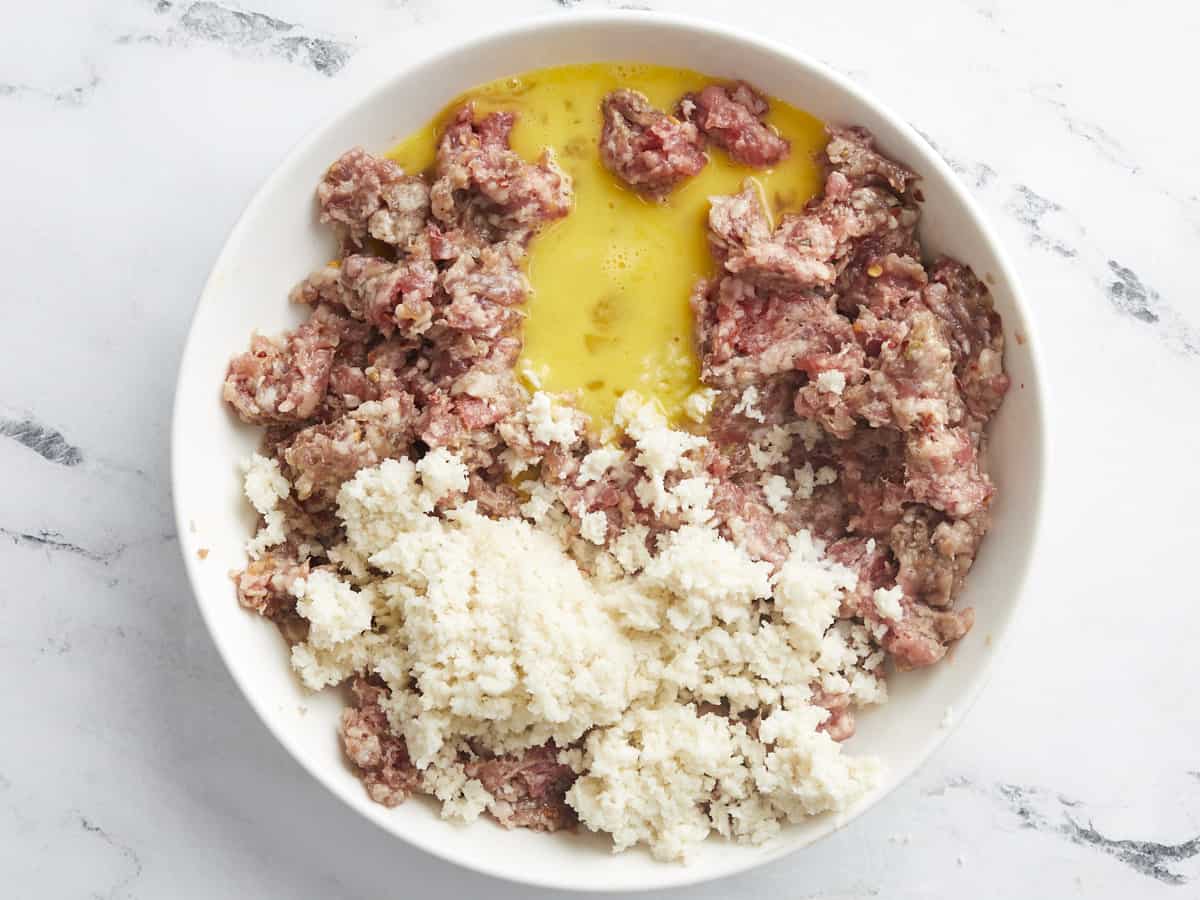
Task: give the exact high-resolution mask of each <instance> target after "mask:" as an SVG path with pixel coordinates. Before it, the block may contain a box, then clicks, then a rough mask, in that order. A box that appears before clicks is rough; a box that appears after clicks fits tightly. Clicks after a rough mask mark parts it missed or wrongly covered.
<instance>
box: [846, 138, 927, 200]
mask: <svg viewBox="0 0 1200 900" xmlns="http://www.w3.org/2000/svg"><path fill="white" fill-rule="evenodd" d="M826 130H827V131H828V132H829V143H828V144H826V145H825V156H826V158H827V159H828V160H829V165H830V166H831V167H832V168H833V169H834V171H837V172H840V173H841V174H842V175H844V176H846V178H847V179H849V181H850V183H851V184H852V185H854V186H855V187H861V186H863V185H868V184H870V185H886V186H887V187H890V188H891V189H892V190H893V191H895V192H896V193H897V194H904V193H905V192H906V191H907V190H908V188H909V186H910V185H911V184H912V183H913V182H914V181H916V180H917V178H918V176H917V175H916V174H915V173H913V172H911V171H909V170H908V169H906V168H904V166H902V165H900V164H899V163H897V162H893V161H892V160H890V159H888V158H887V157H885V156H882V155H881V154H880V153H879V152H878V151H877V150H876V149H875V139H874V137H872V136H871V133H870V132H869V131H867V130H866V129H865V128H858V127H853V128H838V127H835V126H832V125H831V126H828V127H827V128H826Z"/></svg>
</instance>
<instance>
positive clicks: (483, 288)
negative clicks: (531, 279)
mask: <svg viewBox="0 0 1200 900" xmlns="http://www.w3.org/2000/svg"><path fill="white" fill-rule="evenodd" d="M524 256H525V251H524V250H523V249H522V248H521V246H520V245H519V244H516V243H514V242H512V241H506V242H503V243H500V244H496V245H494V246H491V247H484V248H482V249H481V250H479V251H478V252H477V253H464V254H463V255H461V256H459V257H458V259H457V260H456V261H455V262H454V264H453V265H452V266H450V268H448V269H446V270H445V271H444V272H442V274H441V283H442V290H443V291H444V292H445V294H446V296H447V298H449V303H448V304H447V305H446V306H445V307H444V308H443V309H442V310H441V313H440V315H441V319H442V321H443V322H444V323H445V324H446V325H448V326H449V327H450V328H453V329H456V330H458V331H465V332H469V333H471V334H475V335H478V336H480V337H485V338H495V337H498V336H499V335H500V334H502V333H506V332H510V331H512V330H513V329H514V328H516V326H517V325H518V324H519V322H520V320H521V313H520V312H519V311H517V310H516V309H514V307H516V306H519V305H520V304H522V303H524V302H525V296H526V294H527V293H528V291H529V283H528V281H527V280H526V278H525V275H524V273H522V272H521V268H520V265H521V261H522V259H523V258H524Z"/></svg>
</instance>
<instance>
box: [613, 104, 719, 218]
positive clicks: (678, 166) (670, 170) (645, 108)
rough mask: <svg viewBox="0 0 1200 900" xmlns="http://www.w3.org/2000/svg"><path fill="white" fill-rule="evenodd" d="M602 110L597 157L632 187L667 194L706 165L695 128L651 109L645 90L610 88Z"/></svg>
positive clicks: (700, 141) (646, 191) (688, 123)
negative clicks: (642, 91)
mask: <svg viewBox="0 0 1200 900" xmlns="http://www.w3.org/2000/svg"><path fill="white" fill-rule="evenodd" d="M600 111H601V115H602V116H603V117H604V127H603V129H602V130H601V132H600V159H601V160H602V161H603V162H604V165H605V167H606V168H607V169H608V170H609V171H610V172H612V173H613V174H614V175H616V176H617V177H618V178H620V179H621V180H622V181H623V182H625V184H627V185H629V186H630V187H631V188H633V189H634V190H637V191H641V192H643V193H645V194H648V195H650V196H653V197H665V196H666V195H667V194H669V193H670V192H671V191H672V190H673V189H674V188H675V186H676V185H678V184H679V183H680V182H681V181H683V180H684V179H685V178H691V177H692V176H693V175H696V174H697V173H699V172H700V170H701V169H703V168H704V167H705V165H707V164H708V157H707V156H706V155H705V153H704V145H703V141H702V140H701V138H700V132H699V131H698V130H697V128H696V126H695V125H694V124H692V123H691V122H685V121H680V120H679V119H676V118H674V117H673V116H669V115H667V114H666V113H665V112H663V111H662V110H659V109H655V108H654V107H653V106H651V105H650V101H649V100H648V99H647V98H646V96H645V94H641V93H639V92H638V91H631V90H625V89H620V90H616V91H613V92H612V93H610V94H609V95H608V96H606V97H605V98H604V100H603V101H602V102H601V104H600Z"/></svg>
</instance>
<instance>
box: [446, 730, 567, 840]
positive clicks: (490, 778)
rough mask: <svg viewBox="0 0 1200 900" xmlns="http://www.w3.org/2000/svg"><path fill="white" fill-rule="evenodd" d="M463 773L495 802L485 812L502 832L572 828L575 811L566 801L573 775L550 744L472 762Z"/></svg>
mask: <svg viewBox="0 0 1200 900" xmlns="http://www.w3.org/2000/svg"><path fill="white" fill-rule="evenodd" d="M464 770H465V771H466V774H467V775H468V776H469V777H471V778H477V779H478V780H479V781H480V783H482V784H483V786H484V788H485V789H486V790H487V791H488V793H490V794H491V795H492V796H493V797H494V798H495V802H493V803H492V804H491V805H490V806H489V807H488V811H489V812H490V813H491V814H492V815H493V816H495V817H496V820H497V821H498V822H500V824H501V825H503V826H504V827H505V828H529V829H532V830H533V831H558V830H560V829H563V828H574V827H575V824H576V822H577V819H576V816H575V811H574V810H573V809H571V807H569V806H567V802H566V799H565V798H566V793H567V790H568V789H569V788H570V787H571V785H572V784H573V783H574V782H575V773H574V772H573V771H572V770H571V767H570V766H565V765H563V764H562V763H560V762H559V761H558V750H557V748H556V747H555V746H554V745H553V744H547V745H546V746H544V747H533V748H531V749H529V750H526V751H525V752H523V753H521V754H517V755H509V756H497V757H492V758H489V759H480V760H474V761H472V762H468V763H467V764H466V765H465V766H464Z"/></svg>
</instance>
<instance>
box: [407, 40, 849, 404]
mask: <svg viewBox="0 0 1200 900" xmlns="http://www.w3.org/2000/svg"><path fill="white" fill-rule="evenodd" d="M714 80H715V79H712V78H709V77H706V76H704V75H701V74H699V73H698V72H692V71H689V70H686V69H672V68H666V67H662V66H651V65H641V64H617V63H597V64H588V65H572V66H560V67H556V68H552V69H542V70H539V71H535V72H529V73H526V74H523V75H519V76H515V77H511V78H504V79H500V80H498V81H494V82H491V83H489V84H485V85H482V86H480V87H478V88H475V89H473V90H471V91H468V92H467V93H466V94H464V95H463V96H461V97H459V98H457V99H456V100H455V101H454V102H453V103H452V104H450V106H449V107H447V113H448V112H450V111H452V110H454V109H457V108H458V107H459V106H461V105H462V104H463V103H464V102H467V101H473V102H474V103H475V107H476V111H477V112H478V113H479V114H484V113H488V112H492V111H494V110H509V111H512V112H515V113H516V114H517V122H516V126H515V127H514V128H513V132H512V147H513V149H514V150H515V151H516V152H517V153H519V154H520V155H521V156H523V157H524V158H526V159H528V160H536V159H537V158H538V157H539V156H540V155H541V153H542V151H543V150H544V149H546V148H549V149H550V150H551V152H552V153H553V154H554V157H555V159H556V160H557V162H558V164H559V165H560V166H561V167H562V168H563V169H564V170H565V171H566V172H567V173H568V174H569V175H570V176H571V178H572V180H573V182H574V188H575V201H574V207H573V209H572V211H571V214H570V215H569V216H567V217H566V218H565V219H562V220H560V221H558V222H556V223H554V224H553V225H551V226H549V227H548V228H546V229H545V230H544V231H543V232H542V233H541V234H540V235H538V236H537V237H536V238H534V239H533V241H532V242H531V244H530V248H529V260H528V276H529V281H530V284H531V286H532V291H531V294H530V297H529V300H528V301H527V303H526V307H525V312H526V316H527V317H526V319H525V323H524V350H523V351H522V354H521V359H520V362H519V363H518V371H519V372H520V373H521V374H522V377H523V378H525V379H526V381H527V383H528V386H529V387H540V388H541V389H543V390H547V391H551V392H554V393H559V394H565V395H570V396H572V397H573V398H574V401H575V403H576V405H577V406H578V407H579V408H580V409H581V410H582V411H583V412H585V413H587V414H588V415H589V416H591V417H592V422H593V425H594V426H595V427H603V426H605V425H607V424H608V422H609V421H610V420H611V417H612V412H613V408H614V406H615V404H616V401H617V398H618V397H619V396H620V395H621V394H622V393H624V392H625V391H627V390H631V389H632V390H636V391H638V392H639V393H640V394H642V395H643V396H644V397H646V398H648V399H651V400H654V401H656V402H657V403H658V404H659V405H660V406H661V407H662V410H663V411H664V412H665V413H666V414H667V415H668V417H670V418H671V419H673V420H678V419H679V418H680V416H681V414H682V411H683V404H684V400H685V399H686V398H687V396H688V395H689V394H690V393H692V392H693V391H694V390H696V389H697V388H698V387H699V386H700V383H699V372H700V367H699V362H698V360H697V357H696V351H695V346H694V341H693V331H692V314H691V309H690V305H689V298H690V296H691V293H692V290H693V288H694V287H695V285H696V282H697V280H699V279H700V278H703V277H705V276H708V275H711V274H712V273H713V271H714V266H713V262H712V259H711V256H710V254H709V249H708V242H707V235H706V222H707V216H708V207H709V198H710V197H711V196H714V195H720V194H732V193H736V192H737V191H739V190H740V189H741V186H742V183H743V182H744V180H745V179H746V178H747V177H752V178H754V179H755V180H756V181H757V182H758V184H759V186H760V189H761V190H762V192H763V196H764V198H765V199H766V201H767V205H768V208H769V210H770V212H771V214H772V215H773V216H778V215H779V214H780V213H782V212H786V211H788V210H792V209H799V208H800V207H801V206H803V204H804V203H805V202H806V201H807V200H808V199H809V198H811V197H812V196H814V195H815V194H816V193H817V192H818V191H819V190H820V187H821V168H820V166H819V164H818V163H817V154H818V152H819V151H820V150H821V149H822V148H823V147H824V145H825V141H826V136H825V132H824V127H823V125H822V123H821V122H820V121H818V120H817V119H815V118H813V117H812V116H810V115H808V114H807V113H805V112H803V111H801V110H799V109H797V108H796V107H794V106H791V105H789V104H787V103H784V102H782V101H780V100H776V99H772V100H771V111H770V113H769V114H768V115H767V122H769V123H770V124H771V125H773V126H774V127H775V128H776V129H777V130H778V131H779V133H780V134H782V135H783V136H784V137H786V138H787V139H788V140H790V141H791V143H792V152H791V155H790V156H789V157H788V159H787V160H785V161H784V162H783V163H781V164H780V165H779V166H777V167H776V168H774V169H771V170H755V169H747V168H745V167H743V166H740V165H738V164H736V163H734V162H733V161H732V160H731V159H730V158H729V157H728V156H727V155H726V154H725V153H724V151H722V150H721V149H719V148H717V147H711V148H710V149H709V163H708V165H707V166H705V168H704V171H702V172H701V173H700V174H699V175H697V176H696V177H694V178H691V179H689V180H687V181H685V182H683V184H681V185H680V186H679V187H678V188H677V189H676V190H675V191H674V192H673V193H672V194H671V195H670V196H669V197H668V198H667V199H666V200H665V201H664V202H656V201H654V200H650V199H647V198H644V197H642V196H641V195H639V194H637V193H636V192H634V191H632V190H630V189H629V188H627V187H626V186H625V185H623V184H622V183H621V182H620V181H618V180H617V178H616V177H615V176H614V175H612V174H611V173H610V172H609V171H608V170H607V169H606V168H605V167H604V165H603V163H602V162H601V161H600V151H599V141H600V129H601V125H602V122H601V115H600V101H601V100H602V99H603V98H604V96H605V94H607V93H608V92H609V91H612V90H614V89H615V88H618V87H625V88H632V89H634V90H638V91H641V92H642V93H644V94H645V95H646V96H647V97H648V98H649V99H650V102H651V103H653V104H654V105H655V106H656V107H658V108H660V109H663V110H667V111H668V112H670V111H673V110H674V108H675V104H676V103H677V102H678V101H679V98H680V97H681V96H682V95H683V94H685V93H687V92H688V91H698V90H700V89H701V88H703V87H704V86H705V85H707V84H711V83H712V82H713V81H714ZM445 120H446V113H443V114H442V115H440V116H438V117H437V118H436V119H435V120H434V121H432V122H430V123H429V124H428V125H426V126H425V127H424V128H422V129H421V130H419V131H417V132H415V133H414V134H412V135H410V136H409V137H408V138H406V139H405V140H403V141H401V142H400V143H399V144H398V145H396V147H394V148H393V149H392V150H391V151H390V152H389V153H388V156H389V157H391V158H392V159H394V160H396V162H398V163H399V164H400V165H401V166H402V167H403V168H404V169H405V170H406V171H408V172H422V171H425V170H426V169H428V168H429V167H430V166H431V165H432V163H433V159H434V152H435V148H436V141H437V136H438V132H439V130H440V125H441V123H442V122H444V121H445Z"/></svg>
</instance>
